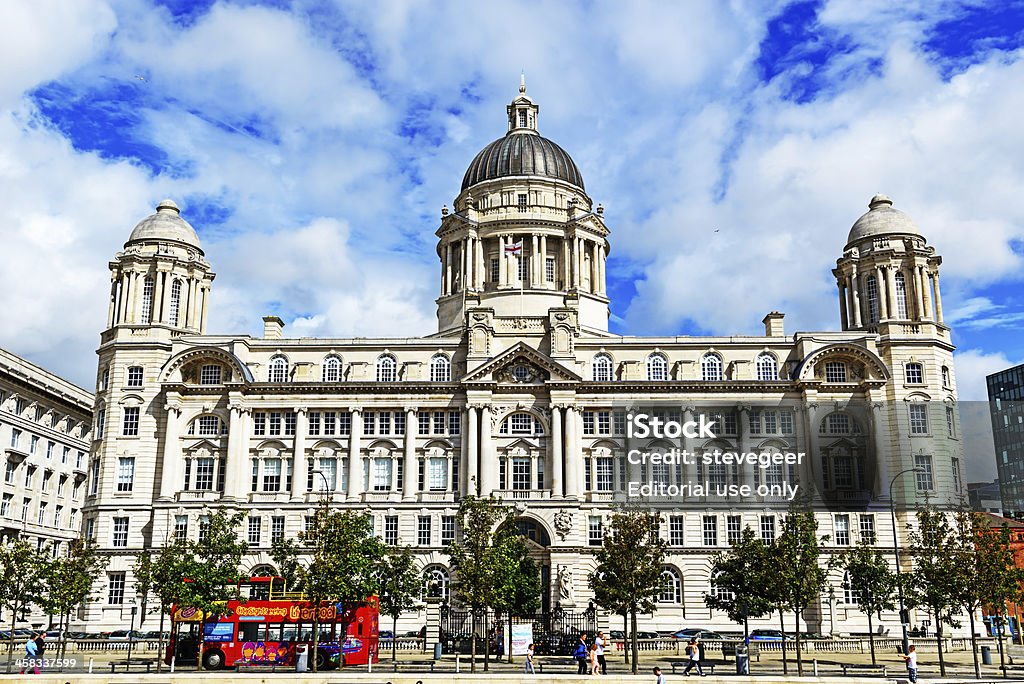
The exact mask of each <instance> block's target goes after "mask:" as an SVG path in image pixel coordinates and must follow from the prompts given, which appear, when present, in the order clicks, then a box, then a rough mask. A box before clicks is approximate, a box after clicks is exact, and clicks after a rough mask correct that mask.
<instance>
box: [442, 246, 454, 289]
mask: <svg viewBox="0 0 1024 684" xmlns="http://www.w3.org/2000/svg"><path fill="white" fill-rule="evenodd" d="M443 275H444V284H443V285H442V286H441V287H442V289H441V294H445V295H450V294H451V293H452V243H450V242H449V243H447V244H446V245H445V246H444V273H443Z"/></svg>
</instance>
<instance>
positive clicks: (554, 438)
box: [551, 406, 565, 499]
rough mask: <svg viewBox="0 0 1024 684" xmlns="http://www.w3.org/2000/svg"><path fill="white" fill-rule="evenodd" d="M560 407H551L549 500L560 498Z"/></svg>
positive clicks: (563, 490)
mask: <svg viewBox="0 0 1024 684" xmlns="http://www.w3.org/2000/svg"><path fill="white" fill-rule="evenodd" d="M562 467H563V466H562V407H561V406H552V407H551V498H553V499H554V498H558V499H560V498H562V497H563V496H565V489H564V488H563V486H562Z"/></svg>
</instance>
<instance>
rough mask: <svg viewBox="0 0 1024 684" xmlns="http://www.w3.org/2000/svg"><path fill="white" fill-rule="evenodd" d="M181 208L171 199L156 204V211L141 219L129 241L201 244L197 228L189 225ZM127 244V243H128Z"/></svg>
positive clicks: (194, 245)
mask: <svg viewBox="0 0 1024 684" xmlns="http://www.w3.org/2000/svg"><path fill="white" fill-rule="evenodd" d="M180 214H181V210H179V209H178V205H177V204H175V203H174V202H172V201H171V200H169V199H165V200H164V201H163V202H161V203H160V204H158V205H156V213H155V214H152V215H150V216H147V217H146V218H144V219H142V220H141V221H139V224H138V225H137V226H135V230H133V231H132V234H131V237H129V238H128V242H129V243H130V242H135V241H137V240H169V241H172V242H180V243H182V244H185V245H189V246H190V247H195V248H196V249H201V248H200V246H199V236H198V235H197V234H196V229H195V228H193V227H192V226H191V225H189V222H188V221H186V220H185V219H183V218H181V215H180ZM126 244H127V243H126Z"/></svg>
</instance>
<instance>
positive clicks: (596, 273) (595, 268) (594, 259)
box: [590, 242, 601, 294]
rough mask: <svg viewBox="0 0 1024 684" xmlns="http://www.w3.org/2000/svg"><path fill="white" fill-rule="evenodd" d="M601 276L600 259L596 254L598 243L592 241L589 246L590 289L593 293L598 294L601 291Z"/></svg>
mask: <svg viewBox="0 0 1024 684" xmlns="http://www.w3.org/2000/svg"><path fill="white" fill-rule="evenodd" d="M600 278H601V259H600V257H599V256H598V244H597V243H596V242H594V243H592V244H591V246H590V291H591V292H593V293H594V294H598V293H600V291H601V286H600V285H599V284H598V283H600Z"/></svg>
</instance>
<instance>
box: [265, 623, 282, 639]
mask: <svg viewBox="0 0 1024 684" xmlns="http://www.w3.org/2000/svg"><path fill="white" fill-rule="evenodd" d="M283 626H284V625H282V624H281V623H280V622H272V623H270V624H269V625H267V635H266V636H265V637H264V639H263V640H264V641H281V628H282V627H283Z"/></svg>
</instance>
